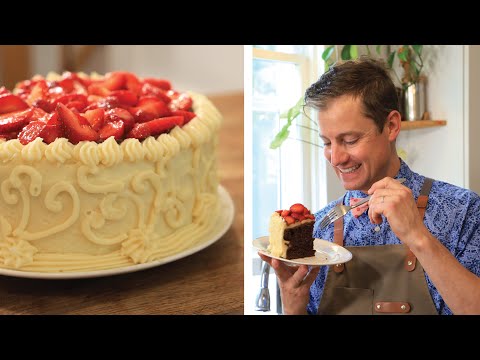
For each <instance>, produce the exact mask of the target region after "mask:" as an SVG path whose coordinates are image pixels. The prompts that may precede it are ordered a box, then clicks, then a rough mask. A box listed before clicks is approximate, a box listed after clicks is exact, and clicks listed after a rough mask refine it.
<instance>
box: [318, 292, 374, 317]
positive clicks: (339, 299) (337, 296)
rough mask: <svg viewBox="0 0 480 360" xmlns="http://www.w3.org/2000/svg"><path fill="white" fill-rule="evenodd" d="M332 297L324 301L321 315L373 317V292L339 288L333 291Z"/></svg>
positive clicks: (320, 307) (320, 310)
mask: <svg viewBox="0 0 480 360" xmlns="http://www.w3.org/2000/svg"><path fill="white" fill-rule="evenodd" d="M330 295H331V296H330V297H329V298H328V300H327V299H325V300H327V302H325V303H324V301H323V300H322V301H321V303H320V306H319V309H318V314H319V315H372V314H373V290H372V289H361V288H348V287H337V288H333V289H331V293H330Z"/></svg>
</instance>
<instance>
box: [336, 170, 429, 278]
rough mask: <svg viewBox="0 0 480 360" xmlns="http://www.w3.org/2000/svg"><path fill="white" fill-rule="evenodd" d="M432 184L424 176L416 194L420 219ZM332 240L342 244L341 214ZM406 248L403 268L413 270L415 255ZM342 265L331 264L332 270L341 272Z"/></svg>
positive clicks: (415, 261) (415, 260)
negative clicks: (417, 194)
mask: <svg viewBox="0 0 480 360" xmlns="http://www.w3.org/2000/svg"><path fill="white" fill-rule="evenodd" d="M432 184H433V179H430V178H425V180H424V182H423V185H422V189H421V190H420V195H419V196H418V199H417V208H418V212H419V215H420V217H421V218H422V220H423V217H424V216H425V210H426V208H427V203H428V195H429V193H430V190H431V188H432ZM342 200H343V199H342ZM338 203H339V204H341V203H343V201H339V202H338ZM333 241H334V242H335V244H337V245H340V246H343V216H342V217H341V218H340V219H338V220H337V221H335V222H334V223H333ZM406 248H407V256H406V258H405V270H407V271H413V270H415V265H416V263H417V257H416V256H415V254H414V253H413V252H412V250H410V249H409V248H408V247H406ZM344 267H345V264H336V265H333V271H335V272H336V273H341V272H343V270H344Z"/></svg>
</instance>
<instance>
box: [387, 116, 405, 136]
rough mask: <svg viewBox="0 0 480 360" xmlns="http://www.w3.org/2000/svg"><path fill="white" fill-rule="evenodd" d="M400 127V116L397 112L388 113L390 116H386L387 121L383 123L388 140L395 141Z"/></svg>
mask: <svg viewBox="0 0 480 360" xmlns="http://www.w3.org/2000/svg"><path fill="white" fill-rule="evenodd" d="M401 125H402V116H401V115H400V113H399V112H398V111H397V110H392V111H390V114H388V116H387V121H386V123H385V128H386V131H387V134H388V140H390V141H395V139H396V138H397V136H398V134H399V133H400V128H401Z"/></svg>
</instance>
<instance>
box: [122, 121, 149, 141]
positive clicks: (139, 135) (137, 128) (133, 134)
mask: <svg viewBox="0 0 480 360" xmlns="http://www.w3.org/2000/svg"><path fill="white" fill-rule="evenodd" d="M149 136H150V128H149V126H148V125H147V123H138V124H135V125H134V126H133V129H132V130H130V131H129V132H128V133H127V135H126V136H125V138H134V139H139V140H141V139H146V138H147V137H149Z"/></svg>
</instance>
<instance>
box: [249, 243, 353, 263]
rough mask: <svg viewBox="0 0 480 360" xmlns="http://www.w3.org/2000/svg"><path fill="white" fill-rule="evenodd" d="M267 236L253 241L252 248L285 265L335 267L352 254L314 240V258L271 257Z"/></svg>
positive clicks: (344, 261) (337, 246) (333, 244)
mask: <svg viewBox="0 0 480 360" xmlns="http://www.w3.org/2000/svg"><path fill="white" fill-rule="evenodd" d="M268 244H269V241H268V236H262V237H259V238H257V239H255V240H253V247H254V248H255V249H257V250H258V251H259V252H260V253H261V254H264V255H266V256H268V257H271V258H274V259H278V260H281V261H284V262H286V263H287V265H292V266H297V265H309V266H321V265H335V264H343V263H346V262H347V261H350V260H352V253H351V252H350V251H348V250H347V249H345V248H344V247H342V246H339V245H337V244H335V243H332V242H330V241H327V240H322V239H315V240H314V249H315V250H316V251H315V256H310V257H304V258H299V259H292V260H288V259H283V258H280V257H277V256H273V255H272V254H270V252H269V251H268V250H267V248H268Z"/></svg>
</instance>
